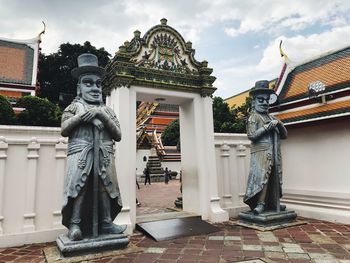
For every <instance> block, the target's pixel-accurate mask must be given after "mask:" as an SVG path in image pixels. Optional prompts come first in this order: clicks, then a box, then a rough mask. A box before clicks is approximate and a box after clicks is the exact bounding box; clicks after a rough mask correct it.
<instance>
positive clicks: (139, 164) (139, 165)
mask: <svg viewBox="0 0 350 263" xmlns="http://www.w3.org/2000/svg"><path fill="white" fill-rule="evenodd" d="M150 155H151V149H138V150H136V169H137V170H136V179H137V180H138V181H139V180H140V178H141V176H142V174H143V170H144V169H145V168H146V164H147V161H148V156H150ZM144 156H146V158H147V159H146V161H144V160H143V157H144Z"/></svg>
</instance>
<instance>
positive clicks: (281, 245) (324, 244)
mask: <svg viewBox="0 0 350 263" xmlns="http://www.w3.org/2000/svg"><path fill="white" fill-rule="evenodd" d="M140 186H141V189H140V190H138V196H139V198H140V202H142V203H143V204H148V205H151V206H150V207H151V208H152V207H153V208H152V209H154V210H157V212H159V211H165V209H164V207H167V206H168V205H170V204H171V205H172V204H173V203H172V202H173V197H170V196H171V195H170V193H175V194H177V192H176V191H177V190H176V189H178V188H177V187H178V182H176V181H172V182H171V183H170V184H169V185H164V183H163V185H162V184H160V183H159V184H156V183H155V184H152V185H151V186H148V185H147V186H146V187H144V185H140ZM148 191H152V192H153V191H155V195H152V196H153V199H152V197H151V196H150V195H148ZM160 191H163V194H164V195H162V194H160ZM144 193H146V195H144ZM160 197H162V198H160ZM162 200H163V201H164V203H163V202H162ZM165 200H166V202H165ZM162 203H163V204H164V205H163V206H162V205H161V204H162ZM142 209H144V210H142ZM145 211H146V208H145V206H144V207H143V208H142V206H141V208H139V209H138V213H141V214H142V212H145ZM302 220H306V221H308V224H306V225H301V226H294V227H290V228H285V229H281V230H275V231H267V232H259V231H256V230H252V229H247V228H244V227H241V226H238V225H234V224H233V223H232V222H226V223H223V224H217V226H218V227H219V228H220V229H221V230H220V232H217V233H214V234H211V235H202V236H193V237H186V238H180V239H175V240H170V241H161V242H155V241H153V240H152V239H150V238H147V237H145V236H143V235H142V234H140V233H135V235H133V236H132V237H131V244H133V245H136V246H137V247H140V248H143V249H144V251H143V252H138V253H130V254H125V255H119V256H106V257H104V258H100V259H96V260H92V261H91V262H101V263H107V262H108V263H119V262H120V263H127V262H130V263H155V262H158V263H199V262H203V263H215V262H218V263H224V262H239V261H242V260H249V259H260V261H258V260H257V261H254V262H292V263H303V262H313V263H332V262H339V263H350V225H344V224H335V223H329V222H325V221H319V220H313V219H307V218H303V219H302ZM52 246H55V244H54V243H49V244H38V245H29V246H22V247H18V248H6V249H0V263H3V262H45V259H44V256H43V254H42V250H43V249H44V248H47V247H52ZM261 260H262V261H261ZM61 262H62V261H61Z"/></svg>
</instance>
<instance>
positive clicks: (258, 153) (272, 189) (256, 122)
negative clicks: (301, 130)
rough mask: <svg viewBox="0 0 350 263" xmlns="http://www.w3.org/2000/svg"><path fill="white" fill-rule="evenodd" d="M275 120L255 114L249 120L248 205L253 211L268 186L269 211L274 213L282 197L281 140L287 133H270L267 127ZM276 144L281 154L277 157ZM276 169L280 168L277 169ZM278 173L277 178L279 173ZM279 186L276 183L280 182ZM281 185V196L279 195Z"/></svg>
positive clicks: (266, 115) (276, 130)
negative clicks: (275, 134)
mask: <svg viewBox="0 0 350 263" xmlns="http://www.w3.org/2000/svg"><path fill="white" fill-rule="evenodd" d="M273 119H275V118H274V117H273V116H271V115H269V114H260V113H258V112H255V111H253V112H252V113H251V115H250V116H249V118H248V123H247V135H248V138H249V139H250V140H251V141H252V143H251V157H250V171H249V176H248V183H247V190H246V193H245V196H244V199H243V201H244V203H246V204H247V205H249V207H250V208H251V209H252V210H253V209H254V208H255V207H256V205H257V202H258V197H259V193H260V192H261V190H262V189H263V187H264V185H266V184H268V190H267V196H266V199H265V204H266V208H267V209H269V208H270V209H274V208H275V206H276V202H277V198H280V197H282V158H281V149H280V137H282V138H285V137H286V133H287V131H286V130H285V128H284V127H283V129H282V133H283V134H281V131H279V129H277V128H275V130H274V131H269V132H266V131H265V129H264V127H263V126H264V125H265V124H268V123H269V122H270V121H271V120H273ZM274 132H276V133H277V143H276V142H275V141H274ZM274 143H276V149H277V154H276V156H275V154H274ZM274 166H276V167H274ZM275 171H277V177H276V172H275ZM277 178H278V179H279V183H276V179H277ZM277 185H279V196H278V197H277V196H276V195H275V193H276V190H277Z"/></svg>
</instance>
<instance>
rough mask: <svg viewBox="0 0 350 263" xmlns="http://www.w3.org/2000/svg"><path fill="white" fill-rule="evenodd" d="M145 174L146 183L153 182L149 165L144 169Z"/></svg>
mask: <svg viewBox="0 0 350 263" xmlns="http://www.w3.org/2000/svg"><path fill="white" fill-rule="evenodd" d="M143 174H144V175H145V185H146V184H147V182H148V184H151V176H150V169H149V167H148V165H147V166H146V168H145V170H143Z"/></svg>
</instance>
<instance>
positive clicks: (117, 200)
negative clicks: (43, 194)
mask: <svg viewBox="0 0 350 263" xmlns="http://www.w3.org/2000/svg"><path fill="white" fill-rule="evenodd" d="M89 107H91V106H90V105H87V104H85V103H84V102H83V101H81V100H78V101H73V102H72V104H71V105H69V106H68V107H67V108H66V109H65V110H64V112H63V114H62V123H63V122H64V121H66V120H69V119H70V118H72V117H73V116H75V115H77V114H80V113H82V112H85V111H86V110H87V109H88V108H89ZM101 107H102V109H103V110H104V111H105V112H106V113H107V114H108V115H109V116H110V118H111V119H112V120H113V121H114V122H115V124H116V125H118V126H119V122H118V120H117V117H116V115H115V114H114V112H113V110H112V109H110V108H108V107H107V106H104V105H103V106H101ZM93 129H94V127H93V125H92V124H91V123H81V124H80V125H78V126H77V127H75V129H74V130H73V131H72V132H71V133H70V135H69V140H68V151H67V168H66V176H65V180H64V193H63V208H62V224H63V225H65V226H66V227H69V225H70V219H71V216H72V208H73V201H74V199H75V198H76V197H77V196H78V195H79V194H80V192H81V190H82V189H83V188H84V187H86V191H87V192H86V194H85V199H84V205H83V211H82V216H81V218H82V222H81V228H82V230H83V231H85V232H90V231H91V218H92V203H93V201H92V190H93V189H92V188H93V187H92V182H93V180H92V176H93V172H94V171H93V165H94V163H93V162H94V160H93V159H94V135H93ZM113 145H114V141H113V140H112V138H111V135H110V134H109V132H108V130H107V129H106V127H105V128H104V129H103V130H102V131H100V151H99V152H100V158H99V164H98V165H99V177H100V180H99V183H100V184H102V185H103V187H104V189H105V190H106V192H107V193H108V195H109V197H110V198H111V207H110V209H111V210H110V211H111V217H112V220H114V218H115V217H116V216H117V214H118V213H119V212H120V210H121V208H122V202H121V197H120V191H119V186H118V182H117V174H116V169H115V162H114V149H113Z"/></svg>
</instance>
